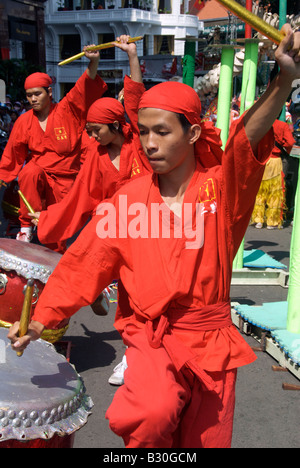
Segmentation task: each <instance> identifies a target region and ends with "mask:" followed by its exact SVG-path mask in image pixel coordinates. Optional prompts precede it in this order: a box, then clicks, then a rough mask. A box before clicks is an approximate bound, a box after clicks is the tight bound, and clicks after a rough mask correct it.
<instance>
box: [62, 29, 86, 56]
mask: <svg viewBox="0 0 300 468" xmlns="http://www.w3.org/2000/svg"><path fill="white" fill-rule="evenodd" d="M81 49H82V47H81V43H80V36H79V34H68V35H63V36H59V51H60V58H61V59H62V60H65V59H67V58H69V57H72V56H73V55H76V54H78V53H80V52H81Z"/></svg>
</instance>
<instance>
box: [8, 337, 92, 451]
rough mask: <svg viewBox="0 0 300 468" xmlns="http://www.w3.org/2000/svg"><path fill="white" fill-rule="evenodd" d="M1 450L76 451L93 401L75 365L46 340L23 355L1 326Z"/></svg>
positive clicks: (34, 344)
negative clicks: (81, 429)
mask: <svg viewBox="0 0 300 468" xmlns="http://www.w3.org/2000/svg"><path fill="white" fill-rule="evenodd" d="M0 381H1V392H0V448H72V446H73V442H74V437H75V433H76V431H78V430H79V429H80V428H81V427H82V426H83V425H85V424H86V422H87V419H88V416H89V415H90V414H91V409H92V407H93V402H92V400H91V398H90V397H89V396H88V395H87V394H86V391H85V387H84V383H83V381H82V379H81V377H80V376H79V375H78V374H77V372H76V370H75V369H74V367H73V366H72V365H71V364H69V363H68V362H67V360H66V359H65V357H64V356H62V355H61V354H59V353H57V351H56V350H55V347H54V346H53V345H52V344H50V343H47V342H46V341H44V340H37V341H33V342H31V343H30V345H29V346H28V348H27V349H26V350H25V351H24V353H23V355H22V356H21V357H18V356H17V353H16V352H15V351H13V350H12V348H11V346H10V341H9V340H8V338H7V330H5V329H4V328H0Z"/></svg>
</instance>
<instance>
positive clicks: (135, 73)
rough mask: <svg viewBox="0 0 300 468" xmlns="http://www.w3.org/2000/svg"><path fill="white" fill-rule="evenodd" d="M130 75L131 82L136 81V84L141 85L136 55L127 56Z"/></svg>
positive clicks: (141, 79)
mask: <svg viewBox="0 0 300 468" xmlns="http://www.w3.org/2000/svg"><path fill="white" fill-rule="evenodd" d="M128 58H129V66H130V74H131V79H132V81H137V82H138V83H143V77H142V72H141V67H140V61H139V58H138V56H137V54H136V53H135V54H128Z"/></svg>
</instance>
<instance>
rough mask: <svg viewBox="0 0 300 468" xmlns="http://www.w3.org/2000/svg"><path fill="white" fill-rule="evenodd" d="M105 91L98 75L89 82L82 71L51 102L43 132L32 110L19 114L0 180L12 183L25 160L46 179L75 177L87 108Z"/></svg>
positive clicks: (4, 158) (0, 167)
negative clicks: (58, 100) (45, 176)
mask: <svg viewBox="0 0 300 468" xmlns="http://www.w3.org/2000/svg"><path fill="white" fill-rule="evenodd" d="M106 89H107V85H106V84H105V83H104V81H103V80H102V79H101V78H100V77H99V76H97V77H96V78H95V80H93V79H91V78H89V76H88V74H87V72H85V73H84V74H83V75H82V76H81V77H80V78H79V79H78V81H77V82H76V84H75V85H74V87H73V88H72V89H71V91H70V92H69V93H68V94H67V95H66V96H65V97H64V98H63V99H62V100H61V101H60V102H59V103H57V104H53V103H52V105H51V109H50V113H49V116H48V120H47V127H46V130H45V132H44V131H43V130H42V129H41V127H40V124H39V121H38V118H37V117H36V115H35V114H34V112H33V110H30V111H28V112H26V113H25V114H22V115H20V117H19V118H18V119H17V121H16V124H15V125H14V128H13V131H12V133H11V136H10V138H9V140H8V142H7V145H6V147H5V150H4V152H3V155H2V158H1V162H0V179H2V180H4V181H5V182H11V181H12V180H14V179H15V178H16V177H17V176H18V174H19V172H20V170H21V169H22V167H23V164H24V162H26V161H28V160H29V159H31V160H32V161H33V162H34V163H35V164H37V165H38V166H39V167H41V168H43V169H44V170H45V171H46V173H47V174H49V175H50V176H51V175H53V176H58V177H59V176H65V175H74V176H76V175H77V173H78V171H79V168H80V143H81V135H82V132H83V129H84V126H85V123H86V115H87V111H88V108H89V107H90V105H91V104H92V103H93V102H94V101H95V100H96V99H99V98H100V97H101V96H102V94H103V92H104V91H105V90H106Z"/></svg>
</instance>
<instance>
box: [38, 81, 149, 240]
mask: <svg viewBox="0 0 300 468" xmlns="http://www.w3.org/2000/svg"><path fill="white" fill-rule="evenodd" d="M144 89H145V88H144V85H143V84H141V83H136V82H132V80H130V79H129V77H125V83H124V90H125V98H126V99H125V102H126V105H125V110H126V113H127V116H128V118H129V120H130V124H131V129H132V136H131V137H130V138H129V139H126V140H125V142H124V144H123V146H122V149H121V154H120V167H119V170H118V169H117V168H116V167H115V166H114V165H113V163H112V162H111V160H110V158H109V155H108V152H107V148H106V147H104V146H101V145H99V144H98V143H97V142H96V141H95V140H94V139H92V140H91V142H90V143H89V145H88V146H87V150H86V151H85V156H84V160H85V161H84V163H83V164H82V167H81V170H80V172H79V174H78V176H77V178H76V180H75V183H74V185H73V186H72V188H71V190H70V192H69V193H68V195H67V196H66V197H64V198H63V200H62V201H61V202H60V203H58V204H55V205H51V206H49V207H48V209H47V210H45V211H42V212H41V215H40V218H39V224H38V231H37V234H38V238H39V240H40V242H41V243H42V244H48V243H51V242H57V241H62V240H66V239H69V238H70V237H72V236H73V235H74V234H75V233H76V232H77V231H78V230H79V229H81V228H82V227H83V226H84V224H85V222H86V221H87V220H88V218H89V217H90V216H91V215H93V213H94V211H95V209H96V208H97V205H98V204H99V203H100V202H101V201H102V200H104V199H106V198H110V197H111V196H112V195H113V194H114V193H115V192H116V191H117V190H118V189H119V188H120V187H121V186H122V185H124V184H125V183H127V182H129V181H130V180H132V179H134V178H136V177H140V176H143V175H145V174H148V173H149V172H152V169H151V166H150V165H149V163H148V161H147V159H146V157H145V154H144V152H143V150H142V147H141V144H140V141H139V134H138V128H137V110H136V109H137V105H138V102H139V98H140V96H141V95H142V94H143V92H144ZM85 133H86V132H85ZM85 141H86V138H85Z"/></svg>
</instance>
